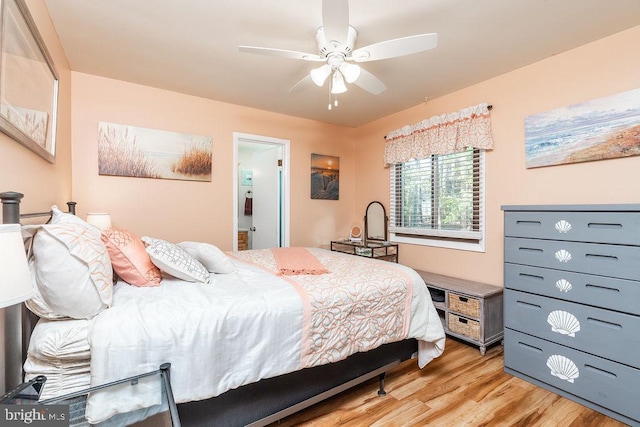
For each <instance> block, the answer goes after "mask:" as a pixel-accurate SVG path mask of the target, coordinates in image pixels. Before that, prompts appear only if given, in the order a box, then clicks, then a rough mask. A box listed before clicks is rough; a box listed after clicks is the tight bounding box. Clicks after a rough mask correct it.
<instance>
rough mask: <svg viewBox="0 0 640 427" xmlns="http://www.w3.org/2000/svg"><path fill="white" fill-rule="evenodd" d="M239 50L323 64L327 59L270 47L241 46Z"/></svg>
mask: <svg viewBox="0 0 640 427" xmlns="http://www.w3.org/2000/svg"><path fill="white" fill-rule="evenodd" d="M238 50H239V51H240V52H245V53H257V54H260V55H268V56H279V57H282V58H291V59H304V60H305V61H320V62H323V61H324V60H325V59H326V58H324V57H322V56H320V55H316V54H314V53H305V52H297V51H295V50H285V49H274V48H270V47H256V46H239V47H238Z"/></svg>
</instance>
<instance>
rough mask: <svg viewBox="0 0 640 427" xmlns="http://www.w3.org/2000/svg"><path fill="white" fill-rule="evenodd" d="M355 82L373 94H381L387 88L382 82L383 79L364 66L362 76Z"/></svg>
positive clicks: (361, 70)
mask: <svg viewBox="0 0 640 427" xmlns="http://www.w3.org/2000/svg"><path fill="white" fill-rule="evenodd" d="M353 83H354V84H356V85H358V86H360V87H361V88H362V89H364V90H366V91H367V92H369V93H371V94H373V95H379V94H381V93H382V92H384V91H385V90H387V86H385V84H384V83H382V80H380V79H379V78H377V77H376V76H374V75H373V74H371V73H370V72H368V71H367V70H365V69H364V68H361V69H360V76H359V77H358V79H357V80H356V81H355V82H353Z"/></svg>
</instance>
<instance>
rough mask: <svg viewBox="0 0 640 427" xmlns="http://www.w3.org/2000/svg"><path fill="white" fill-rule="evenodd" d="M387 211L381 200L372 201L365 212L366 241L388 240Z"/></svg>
mask: <svg viewBox="0 0 640 427" xmlns="http://www.w3.org/2000/svg"><path fill="white" fill-rule="evenodd" d="M387 221H388V218H387V213H386V211H385V209H384V206H383V205H382V203H380V202H371V203H369V205H368V206H367V210H366V211H365V214H364V238H365V241H370V240H373V241H386V240H387Z"/></svg>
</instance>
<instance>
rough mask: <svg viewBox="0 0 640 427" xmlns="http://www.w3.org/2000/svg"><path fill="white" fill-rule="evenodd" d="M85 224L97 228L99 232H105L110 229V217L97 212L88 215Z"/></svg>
mask: <svg viewBox="0 0 640 427" xmlns="http://www.w3.org/2000/svg"><path fill="white" fill-rule="evenodd" d="M87 222H88V223H89V224H91V225H94V226H96V227H98V228H99V229H100V230H106V229H107V228H109V227H111V215H109V214H108V213H99V212H92V213H88V214H87Z"/></svg>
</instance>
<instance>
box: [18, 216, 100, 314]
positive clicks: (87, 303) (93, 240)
mask: <svg viewBox="0 0 640 427" xmlns="http://www.w3.org/2000/svg"><path fill="white" fill-rule="evenodd" d="M52 211H53V216H52V220H51V224H48V225H43V226H42V227H40V228H39V230H38V232H37V233H36V235H35V236H34V238H33V248H32V253H33V263H32V266H33V269H34V271H33V274H34V276H35V283H34V285H35V286H36V288H37V292H36V294H37V295H38V298H39V301H37V304H33V306H39V307H40V308H41V309H42V311H43V312H36V314H38V315H40V316H42V317H48V318H60V317H71V318H74V319H89V318H91V317H93V316H95V315H96V314H98V313H99V312H100V311H102V310H104V309H105V308H107V307H110V306H111V302H112V299H113V281H112V277H113V270H112V268H111V262H110V261H109V254H108V253H107V248H106V247H105V245H104V244H103V243H102V240H100V230H99V229H98V228H96V227H94V226H92V225H90V224H87V223H86V222H84V221H83V220H81V219H80V218H78V217H77V216H75V215H71V214H65V213H63V212H61V211H60V210H58V208H57V207H56V206H53V207H52ZM29 307H30V308H32V305H29Z"/></svg>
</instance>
